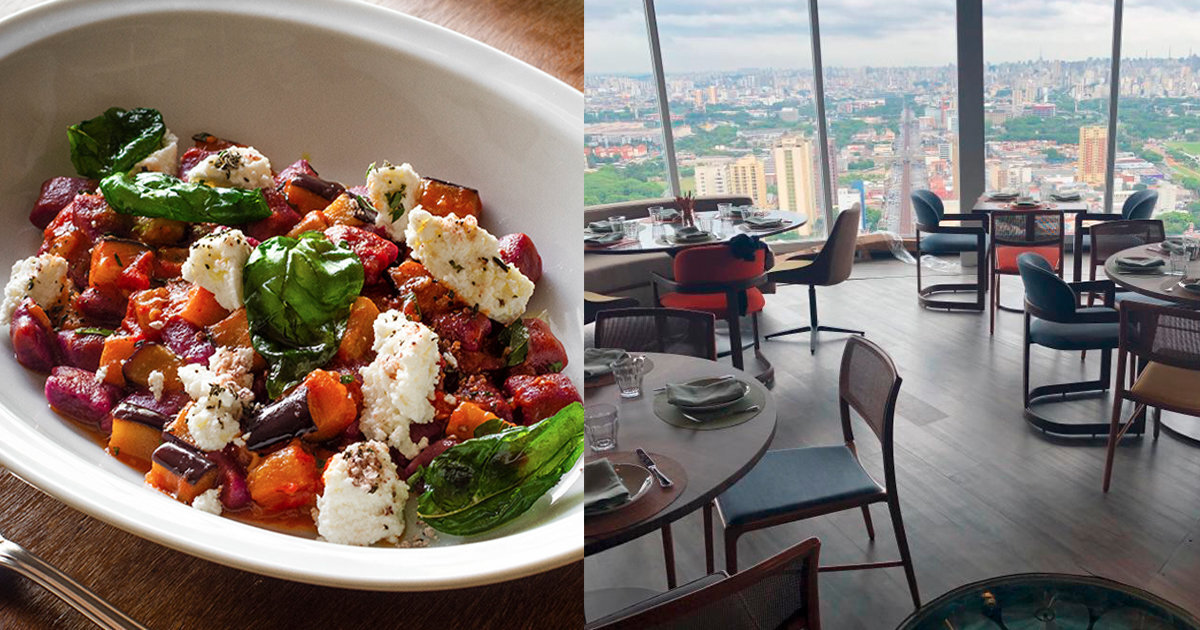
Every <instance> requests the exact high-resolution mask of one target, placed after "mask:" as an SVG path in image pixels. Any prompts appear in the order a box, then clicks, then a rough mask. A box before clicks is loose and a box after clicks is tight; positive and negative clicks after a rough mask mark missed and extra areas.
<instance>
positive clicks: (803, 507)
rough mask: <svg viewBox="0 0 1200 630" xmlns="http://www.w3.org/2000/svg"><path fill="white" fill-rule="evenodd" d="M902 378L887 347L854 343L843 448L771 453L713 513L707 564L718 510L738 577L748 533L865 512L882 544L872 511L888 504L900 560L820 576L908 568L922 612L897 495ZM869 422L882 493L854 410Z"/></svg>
mask: <svg viewBox="0 0 1200 630" xmlns="http://www.w3.org/2000/svg"><path fill="white" fill-rule="evenodd" d="M900 383H901V378H900V375H899V374H898V373H897V371H896V365H895V364H894V363H893V362H892V359H891V357H889V356H888V355H887V353H885V352H884V351H883V350H882V349H881V348H880V347H879V346H877V345H875V344H874V343H871V342H870V341H867V340H866V339H863V338H862V337H850V338H849V339H848V340H846V349H845V351H844V352H843V353H842V364H841V373H840V378H839V385H838V399H839V403H840V411H841V420H842V437H843V439H844V441H845V443H844V444H842V445H837V446H815V447H806V448H792V449H784V450H773V451H767V452H766V453H765V454H764V455H763V457H762V459H761V460H759V462H758V464H756V465H755V466H754V468H752V469H750V472H749V473H746V476H745V477H742V478H741V479H740V480H738V481H737V482H736V483H734V484H733V485H732V486H731V487H730V488H729V489H728V490H726V491H725V492H724V493H722V494H721V495H719V496H718V497H717V498H716V500H715V501H713V502H712V503H711V504H710V505H708V506H706V507H705V515H704V516H705V521H704V522H705V532H704V543H705V561H706V563H707V565H708V566H709V567H711V565H712V563H713V536H712V528H711V526H710V525H709V523H711V520H712V515H711V510H713V509H715V510H716V512H717V515H718V516H719V517H720V519H721V522H722V523H723V525H724V528H725V536H724V538H725V570H726V572H728V573H729V574H731V575H732V574H734V573H737V543H738V539H739V538H740V537H741V536H742V535H743V534H745V533H747V532H751V531H754V530H758V529H763V528H767V527H772V526H775V525H780V524H783V523H790V522H794V521H799V520H804V519H808V518H813V517H816V516H822V515H825V514H832V513H834V512H841V511H843V510H848V509H852V508H859V509H861V510H862V515H863V520H864V522H865V524H866V528H867V536H868V537H869V538H870V539H871V540H875V527H874V525H873V524H872V522H871V511H870V505H871V504H873V503H887V506H888V511H889V513H890V514H891V518H892V527H893V528H894V530H895V534H896V546H897V547H898V548H899V550H900V560H891V561H883V562H867V563H861V564H849V565H834V566H823V567H820V568H819V569H818V570H820V571H846V570H853V569H882V568H887V567H904V575H905V577H906V578H907V580H908V588H909V592H910V593H911V595H912V602H913V606H914V607H920V605H921V598H920V595H919V593H918V591H917V577H916V573H915V572H914V571H913V562H912V554H911V553H909V549H908V538H907V537H906V536H905V533H904V521H903V519H902V517H901V514H900V499H899V495H898V494H897V490H896V463H895V457H894V451H893V445H892V442H893V435H894V429H895V415H896V398H897V396H898V395H899V394H900ZM851 409H853V410H854V411H855V412H856V413H857V414H858V415H859V417H861V418H862V419H863V420H864V421H865V422H866V423H867V426H869V427H870V428H871V431H872V433H874V435H875V437H876V438H878V439H879V442H880V445H881V446H882V451H883V477H884V483H883V484H882V485H881V484H880V483H879V482H877V481H876V480H875V479H874V478H873V477H872V476H871V475H870V474H869V473H868V472H867V471H866V469H865V468H863V466H862V464H861V463H860V462H859V460H858V454H857V451H856V450H855V444H854V430H853V427H852V426H851V416H850V410H851Z"/></svg>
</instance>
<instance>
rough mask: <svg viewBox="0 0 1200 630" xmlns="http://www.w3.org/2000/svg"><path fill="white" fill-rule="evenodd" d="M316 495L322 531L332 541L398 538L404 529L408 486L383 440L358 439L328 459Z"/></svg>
mask: <svg viewBox="0 0 1200 630" xmlns="http://www.w3.org/2000/svg"><path fill="white" fill-rule="evenodd" d="M322 477H323V480H324V482H325V483H324V485H325V488H324V490H323V491H322V492H321V496H319V497H317V509H316V521H317V533H318V534H320V535H321V537H322V538H324V539H325V540H328V541H329V542H333V543H339V544H343V545H370V544H373V543H375V542H377V541H380V540H385V541H388V542H396V541H398V540H399V539H400V535H401V534H403V533H404V502H405V501H407V500H408V485H407V484H405V483H404V482H403V481H401V480H400V477H399V475H398V474H397V472H396V464H395V463H393V462H392V458H391V457H390V456H389V455H388V447H387V445H386V444H384V443H382V442H376V441H369V442H358V443H356V444H351V445H350V446H347V447H346V448H345V449H344V450H342V452H340V453H338V454H337V455H334V456H333V458H332V459H330V460H329V464H328V465H327V466H326V467H325V472H324V474H323V475H322Z"/></svg>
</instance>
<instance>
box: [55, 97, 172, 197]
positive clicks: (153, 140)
mask: <svg viewBox="0 0 1200 630" xmlns="http://www.w3.org/2000/svg"><path fill="white" fill-rule="evenodd" d="M166 131H167V127H166V125H164V124H163V120H162V114H160V113H159V112H158V110H156V109H148V108H144V107H139V108H137V109H131V110H128V111H126V110H124V109H121V108H119V107H112V108H109V109H108V111H106V112H104V113H103V114H101V115H99V116H97V117H95V118H92V119H91V120H85V121H83V122H81V123H79V124H76V125H71V126H70V127H67V142H68V143H70V145H71V164H74V165H75V170H76V171H77V172H78V173H79V174H80V175H83V176H84V177H93V178H96V179H99V178H101V177H104V176H105V175H108V174H109V173H124V172H126V171H128V170H129V169H131V168H133V166H134V165H135V164H137V163H138V162H141V161H142V160H143V159H145V158H146V156H148V155H150V154H151V153H154V152H155V151H157V150H158V149H159V147H160V146H161V145H162V140H163V135H164V134H165V133H166Z"/></svg>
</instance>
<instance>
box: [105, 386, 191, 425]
mask: <svg viewBox="0 0 1200 630" xmlns="http://www.w3.org/2000/svg"><path fill="white" fill-rule="evenodd" d="M191 400H192V399H191V398H188V395H187V394H186V393H184V392H183V391H182V390H173V391H172V390H165V391H163V393H162V396H161V397H160V398H157V399H156V398H155V397H154V394H152V393H150V391H149V390H145V389H138V390H135V391H134V392H133V393H132V394H130V395H128V396H126V397H125V398H124V399H123V400H121V404H122V405H125V404H129V405H133V406H137V407H143V408H145V409H149V410H151V411H156V412H158V413H160V414H162V415H164V416H166V417H167V420H168V422H169V421H170V419H171V418H174V417H175V416H178V415H179V412H180V411H183V408H184V407H185V406H186V405H187V404H188V403H189V402H191ZM160 428H161V427H160Z"/></svg>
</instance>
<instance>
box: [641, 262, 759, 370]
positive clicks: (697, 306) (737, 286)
mask: <svg viewBox="0 0 1200 630" xmlns="http://www.w3.org/2000/svg"><path fill="white" fill-rule="evenodd" d="M749 258H750V259H749V260H746V259H743V258H740V257H738V256H737V255H735V254H734V252H733V250H732V249H731V248H730V247H729V246H728V245H726V244H723V243H722V244H717V245H702V246H699V247H689V248H687V249H685V250H683V251H680V252H679V253H678V254H676V255H675V261H674V272H675V278H674V279H673V280H672V279H669V278H664V277H663V276H661V275H659V274H657V273H652V274H651V276H652V277H653V279H654V302H655V304H656V305H658V306H666V307H668V308H678V309H685V310H691V311H703V312H706V313H712V314H713V315H714V316H715V317H718V318H721V319H724V320H725V322H726V323H727V324H728V325H729V342H730V343H729V345H730V354H731V355H732V358H733V367H735V368H738V369H739V370H740V369H742V368H743V367H744V365H745V362H744V358H743V350H744V348H743V345H742V337H741V324H740V321H741V319H740V318H741V317H742V316H744V315H750V316H751V322H752V325H753V331H754V350H755V352H756V353H757V352H758V350H759V349H760V347H761V344H760V340H759V337H758V314H759V313H760V312H762V309H763V305H764V304H765V303H766V300H765V299H764V298H763V293H762V290H761V288H760V287H762V286H763V285H764V284H766V283H767V274H766V269H767V249H766V247H758V248H757V249H755V250H754V252H753V254H751V255H750V256H749ZM664 288H665V289H667V292H666V293H660V291H661V289H664ZM758 356H759V361H760V363H761V362H765V359H764V358H763V357H762V355H761V354H759V355H758ZM764 378H765V377H764Z"/></svg>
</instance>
